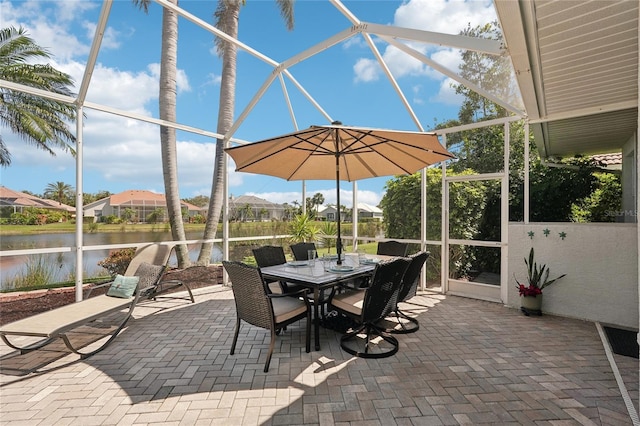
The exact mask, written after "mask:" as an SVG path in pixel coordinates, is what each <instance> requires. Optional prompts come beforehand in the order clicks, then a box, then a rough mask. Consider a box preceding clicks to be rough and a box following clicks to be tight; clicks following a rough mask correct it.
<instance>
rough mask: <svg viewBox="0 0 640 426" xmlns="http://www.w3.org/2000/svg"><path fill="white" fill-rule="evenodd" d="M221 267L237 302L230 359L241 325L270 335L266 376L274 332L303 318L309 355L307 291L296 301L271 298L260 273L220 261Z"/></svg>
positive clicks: (295, 299) (309, 311) (251, 268)
mask: <svg viewBox="0 0 640 426" xmlns="http://www.w3.org/2000/svg"><path fill="white" fill-rule="evenodd" d="M222 265H223V266H224V269H225V270H226V271H227V274H228V275H229V279H230V280H231V289H232V290H233V298H234V299H235V302H236V318H237V319H236V331H235V334H234V336H233V344H232V345H231V352H230V354H231V355H233V354H234V353H235V350H236V344H237V342H238V334H239V332H240V322H241V321H245V322H247V323H249V324H251V325H254V326H256V327H261V328H264V329H267V330H269V331H270V332H271V342H270V344H269V352H268V353H267V360H266V361H265V364H264V372H265V373H266V372H267V371H269V364H270V363H271V355H272V354H273V348H274V346H275V340H276V332H277V330H280V329H283V328H284V327H285V326H287V325H289V324H291V323H294V322H296V321H299V320H301V319H303V318H306V319H307V324H306V337H305V339H306V340H305V342H306V351H307V353H308V352H310V351H311V337H310V336H311V305H310V304H309V300H308V299H307V297H303V296H305V294H306V292H307V290H300V291H299V292H298V294H297V296H298V297H296V298H294V297H289V295H286V294H273V293H270V292H269V291H268V289H267V283H266V282H265V281H264V279H263V278H262V274H261V273H260V269H258V268H255V267H253V266H250V265H246V264H244V263H242V262H230V261H223V262H222Z"/></svg>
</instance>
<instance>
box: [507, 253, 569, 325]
mask: <svg viewBox="0 0 640 426" xmlns="http://www.w3.org/2000/svg"><path fill="white" fill-rule="evenodd" d="M524 263H525V265H527V273H528V277H527V281H528V285H525V284H522V283H521V282H520V281H518V279H517V278H516V283H518V285H517V286H516V288H517V289H518V291H519V292H520V309H521V310H522V312H523V313H524V314H525V315H527V316H529V315H542V290H543V289H544V288H545V287H547V286H549V285H551V284H553V283H554V282H556V281H557V280H559V279H560V278H562V277H564V276H565V275H567V274H562V275H560V276H559V277H557V278H554V279H552V280H550V279H549V268H548V267H547V265H538V264H537V263H536V262H535V261H534V252H533V247H531V250H530V251H529V259H527V258H525V259H524Z"/></svg>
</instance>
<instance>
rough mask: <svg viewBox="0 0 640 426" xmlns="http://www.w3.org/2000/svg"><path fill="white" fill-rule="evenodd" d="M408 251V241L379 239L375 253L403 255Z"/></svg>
mask: <svg viewBox="0 0 640 426" xmlns="http://www.w3.org/2000/svg"><path fill="white" fill-rule="evenodd" d="M408 251H409V244H408V243H401V242H400V241H380V242H379V243H378V250H377V254H382V255H386V256H402V257H405V256H406V255H407V252H408Z"/></svg>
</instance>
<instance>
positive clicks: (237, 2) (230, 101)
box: [198, 0, 294, 265]
mask: <svg viewBox="0 0 640 426" xmlns="http://www.w3.org/2000/svg"><path fill="white" fill-rule="evenodd" d="M276 3H277V5H278V8H279V9H280V14H281V15H282V17H283V18H284V20H285V23H286V25H287V28H288V29H289V30H291V29H293V3H294V0H276ZM244 4H245V0H219V1H218V7H217V8H216V11H215V13H214V18H215V26H216V27H217V28H218V29H219V30H221V31H223V32H224V33H225V34H227V35H229V36H231V37H233V38H236V39H237V38H238V21H239V19H240V7H241V6H242V5H244ZM215 43H216V49H217V51H218V55H220V56H222V77H221V82H220V101H219V109H218V128H217V132H218V133H219V134H221V135H224V134H226V133H227V132H228V131H229V129H231V126H232V124H233V112H234V109H235V103H236V95H235V87H236V59H237V53H238V50H237V47H236V45H235V44H233V43H228V42H227V41H225V40H223V39H221V38H219V37H216V40H215ZM223 165H224V141H223V140H222V139H217V140H216V157H215V160H214V170H213V183H212V185H211V197H210V198H209V215H208V216H207V222H206V224H205V228H204V235H203V239H205V240H209V239H213V238H215V236H216V231H217V230H218V221H219V219H220V212H221V211H222V202H223V199H224V193H223V192H224V186H223V184H224V176H223V174H222V172H223ZM212 250H213V243H205V244H202V248H201V249H200V254H199V255H198V264H202V265H208V264H209V261H210V259H211V252H212Z"/></svg>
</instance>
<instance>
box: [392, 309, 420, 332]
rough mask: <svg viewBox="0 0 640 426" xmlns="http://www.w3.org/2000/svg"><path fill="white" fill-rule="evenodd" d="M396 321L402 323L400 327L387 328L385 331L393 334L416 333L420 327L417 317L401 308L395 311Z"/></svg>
mask: <svg viewBox="0 0 640 426" xmlns="http://www.w3.org/2000/svg"><path fill="white" fill-rule="evenodd" d="M394 314H395V317H396V318H395V322H396V323H397V324H398V325H400V328H399V329H398V328H395V327H394V328H387V329H385V330H384V331H385V332H387V333H391V334H408V333H415V332H416V331H418V329H419V328H420V323H419V322H418V320H417V319H415V318H413V317H410V316H408V315H407V314H405V313H404V312H402V311H401V310H400V309H399V308H396V310H395V311H394Z"/></svg>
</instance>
